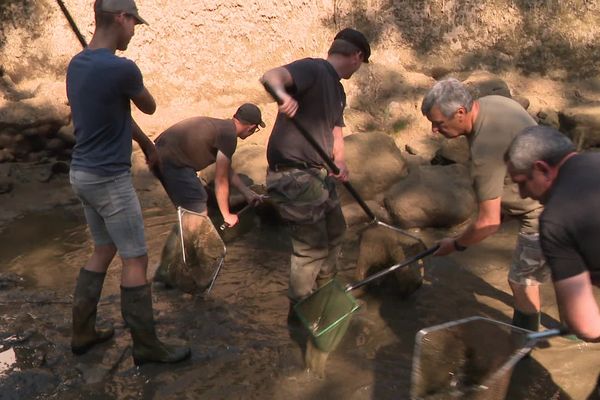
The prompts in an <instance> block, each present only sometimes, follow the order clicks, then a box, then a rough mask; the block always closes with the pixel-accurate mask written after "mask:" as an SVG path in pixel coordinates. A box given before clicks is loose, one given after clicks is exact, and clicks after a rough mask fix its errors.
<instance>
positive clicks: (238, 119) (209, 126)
mask: <svg viewBox="0 0 600 400" xmlns="http://www.w3.org/2000/svg"><path fill="white" fill-rule="evenodd" d="M261 127H263V128H264V127H265V123H264V122H263V120H262V116H261V112H260V109H259V108H258V107H257V106H256V105H254V104H250V103H246V104H243V105H242V106H240V107H239V108H238V109H237V111H236V113H235V114H234V116H233V117H232V118H230V119H217V118H210V117H193V118H188V119H186V120H183V121H181V122H178V123H177V124H175V125H173V126H171V127H170V128H168V129H167V130H166V131H164V132H163V133H161V134H160V135H159V136H158V138H157V139H156V141H155V142H156V149H157V151H158V154H159V157H160V161H161V167H160V171H157V170H156V169H155V173H156V175H157V176H158V177H159V179H160V180H161V182H162V184H163V186H164V188H165V190H166V192H167V194H168V195H169V198H170V199H171V201H172V202H173V204H174V205H175V206H176V207H181V208H182V209H184V210H186V211H189V212H190V213H186V214H185V217H184V219H183V221H182V229H183V231H184V232H195V231H196V230H197V228H198V224H200V223H202V222H203V221H206V218H197V215H201V216H206V215H207V209H206V201H207V199H208V196H207V194H206V190H205V189H204V186H203V185H202V182H201V181H200V179H199V178H198V176H197V175H196V172H197V171H200V170H202V169H204V168H206V167H208V166H209V165H211V164H213V163H215V164H216V169H215V194H216V198H217V205H218V207H219V211H220V212H221V215H222V216H223V220H224V222H225V223H226V224H227V225H228V226H234V225H236V224H237V223H238V216H237V215H236V214H232V213H231V212H230V209H229V186H230V184H233V186H235V188H236V189H238V190H239V191H240V193H242V194H243V195H244V197H245V198H246V201H248V203H250V204H256V203H257V202H260V201H261V199H262V198H261V196H259V195H258V194H256V193H255V192H253V191H252V190H250V188H248V187H247V186H246V185H245V184H244V183H243V182H242V180H241V179H240V177H239V176H238V175H237V174H236V173H235V171H233V169H232V168H231V157H232V156H233V153H234V152H235V149H236V147H237V139H238V138H240V139H242V140H244V139H246V138H247V137H249V136H250V135H252V134H253V133H255V132H258V131H259V130H260V128H261ZM195 214H196V215H195ZM187 236H189V235H187ZM176 237H177V231H176V230H174V231H173V232H171V236H170V237H169V238H168V239H167V242H166V244H165V248H164V250H163V259H162V260H161V263H160V265H159V269H158V270H157V271H156V274H155V278H154V279H155V281H162V282H164V283H167V284H172V282H171V281H168V274H167V270H166V268H167V267H168V265H169V264H170V261H169V260H167V259H165V257H167V255H169V254H173V251H171V249H170V247H172V246H173V245H174V244H176V243H178V241H177V239H176ZM179 256H180V255H179Z"/></svg>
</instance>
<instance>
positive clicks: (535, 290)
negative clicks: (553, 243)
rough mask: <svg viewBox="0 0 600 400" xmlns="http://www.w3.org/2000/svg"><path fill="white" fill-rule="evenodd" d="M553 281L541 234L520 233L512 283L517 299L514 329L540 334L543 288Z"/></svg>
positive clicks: (511, 269)
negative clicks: (544, 254) (540, 241)
mask: <svg viewBox="0 0 600 400" xmlns="http://www.w3.org/2000/svg"><path fill="white" fill-rule="evenodd" d="M548 278H549V270H548V267H547V265H546V262H545V260H544V258H543V255H542V251H541V249H540V245H539V236H538V235H537V234H524V233H519V237H518V239H517V247H516V249H515V252H514V254H513V261H512V263H511V268H510V272H509V275H508V281H509V284H510V288H511V290H512V292H513V296H514V314H513V321H512V322H513V325H515V326H518V327H520V328H524V329H528V330H531V331H537V330H538V329H539V325H540V311H541V300H540V288H539V285H540V284H541V283H542V282H545V281H546V280H548Z"/></svg>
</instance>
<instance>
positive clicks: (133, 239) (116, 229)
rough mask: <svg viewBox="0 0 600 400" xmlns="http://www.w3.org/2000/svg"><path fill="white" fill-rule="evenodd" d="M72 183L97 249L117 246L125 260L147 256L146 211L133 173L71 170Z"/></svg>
mask: <svg viewBox="0 0 600 400" xmlns="http://www.w3.org/2000/svg"><path fill="white" fill-rule="evenodd" d="M70 181H71V186H72V188H73V191H74V192H75V194H76V195H77V197H79V199H80V200H81V204H82V205H83V212H84V213H85V219H86V221H87V223H88V226H89V228H90V231H91V234H92V237H93V239H94V243H95V244H96V245H97V246H104V245H109V244H113V245H115V246H116V247H117V250H118V252H119V255H120V256H121V257H122V258H136V257H140V256H144V255H146V254H147V249H146V241H145V239H144V219H143V217H142V208H141V207H140V202H139V200H138V197H137V194H136V193H135V189H134V188H133V184H132V183H131V173H130V172H129V171H127V172H125V173H123V174H121V175H116V176H99V175H95V174H92V173H89V172H85V171H81V170H73V169H71V172H70Z"/></svg>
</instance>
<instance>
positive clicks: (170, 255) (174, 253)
mask: <svg viewBox="0 0 600 400" xmlns="http://www.w3.org/2000/svg"><path fill="white" fill-rule="evenodd" d="M177 257H179V258H181V245H180V244H179V228H178V227H177V225H174V226H173V228H172V229H171V232H170V233H169V236H168V237H167V240H166V242H165V245H164V246H163V249H162V252H161V255H160V264H159V265H158V268H157V269H156V272H155V273H154V278H153V279H152V280H153V281H154V282H159V283H162V284H164V285H165V287H166V288H172V287H173V285H172V283H171V281H170V279H169V266H170V265H171V264H172V263H173V262H174V261H175V259H176V258H177Z"/></svg>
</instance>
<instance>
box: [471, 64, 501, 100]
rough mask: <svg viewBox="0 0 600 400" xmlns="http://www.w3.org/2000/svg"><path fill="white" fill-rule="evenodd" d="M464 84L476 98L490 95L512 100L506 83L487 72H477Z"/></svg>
mask: <svg viewBox="0 0 600 400" xmlns="http://www.w3.org/2000/svg"><path fill="white" fill-rule="evenodd" d="M463 83H464V84H465V85H466V86H467V87H468V88H469V90H470V91H471V93H472V94H473V97H475V98H479V97H483V96H489V95H498V96H504V97H508V98H509V99H510V98H512V96H511V94H510V89H509V87H508V85H507V84H506V82H504V81H503V80H502V79H501V78H500V77H498V76H497V75H494V74H492V73H490V72H487V71H475V72H473V73H472V74H471V75H470V76H469V77H468V78H467V79H465V81H464V82H463Z"/></svg>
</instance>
